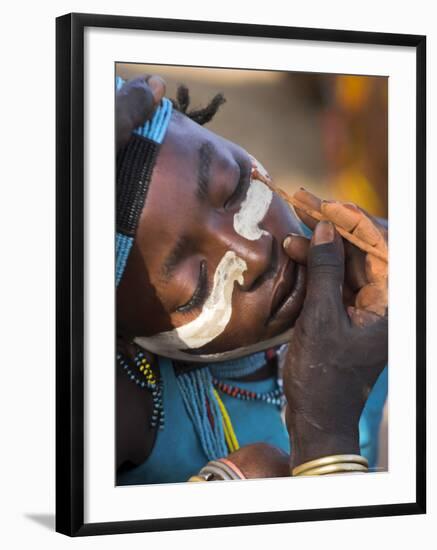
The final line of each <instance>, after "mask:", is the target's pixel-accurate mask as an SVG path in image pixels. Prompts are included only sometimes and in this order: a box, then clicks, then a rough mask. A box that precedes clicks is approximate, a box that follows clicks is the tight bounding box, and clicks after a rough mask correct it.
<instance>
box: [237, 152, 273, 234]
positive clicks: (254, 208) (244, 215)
mask: <svg viewBox="0 0 437 550" xmlns="http://www.w3.org/2000/svg"><path fill="white" fill-rule="evenodd" d="M252 161H253V164H254V169H255V174H256V172H257V171H258V173H259V174H262V176H264V177H268V174H267V172H266V170H265V169H264V167H263V166H262V165H261V164H260V163H259V162H258V161H257V160H256V159H254V158H253V157H252ZM272 198H273V193H272V191H271V189H269V188H268V187H267V185H265V183H263V182H262V181H261V180H259V179H257V178H256V175H255V177H254V178H253V179H252V180H251V183H250V185H249V189H248V191H247V195H246V198H245V199H244V201H243V202H242V203H241V207H240V210H239V211H238V212H237V213H236V214H235V215H234V230H235V232H236V233H238V234H239V235H241V236H242V237H244V238H245V239H248V240H249V241H256V240H257V239H260V238H261V237H262V236H263V235H267V234H268V233H267V231H265V230H264V229H261V228H260V226H259V224H260V223H261V222H262V221H263V219H264V217H265V215H266V214H267V211H268V209H269V207H270V203H271V202H272Z"/></svg>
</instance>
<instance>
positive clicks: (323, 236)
mask: <svg viewBox="0 0 437 550" xmlns="http://www.w3.org/2000/svg"><path fill="white" fill-rule="evenodd" d="M334 235H335V233H334V226H333V225H332V223H331V222H328V221H321V222H319V223H318V224H317V226H316V228H315V230H314V235H313V243H314V244H315V245H319V244H327V243H332V241H333V240H334Z"/></svg>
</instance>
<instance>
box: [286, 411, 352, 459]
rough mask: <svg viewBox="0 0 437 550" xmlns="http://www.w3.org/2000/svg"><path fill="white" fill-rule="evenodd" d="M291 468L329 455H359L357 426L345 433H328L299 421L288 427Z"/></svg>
mask: <svg viewBox="0 0 437 550" xmlns="http://www.w3.org/2000/svg"><path fill="white" fill-rule="evenodd" d="M288 432H289V436H290V444H291V445H290V446H291V461H290V466H291V468H295V467H296V466H298V465H299V464H303V463H305V462H309V461H311V460H315V459H317V458H321V457H324V456H331V455H346V454H352V455H359V454H360V445H359V434H358V425H357V426H356V429H351V430H348V432H347V433H339V432H329V431H326V430H323V429H321V428H319V427H315V426H313V425H311V424H310V423H308V422H307V421H305V420H303V419H300V420H298V421H294V422H292V423H291V424H290V425H289V426H288Z"/></svg>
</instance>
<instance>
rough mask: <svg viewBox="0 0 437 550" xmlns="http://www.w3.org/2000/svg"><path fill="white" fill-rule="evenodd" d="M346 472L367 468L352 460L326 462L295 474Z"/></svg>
mask: <svg viewBox="0 0 437 550" xmlns="http://www.w3.org/2000/svg"><path fill="white" fill-rule="evenodd" d="M346 472H361V473H366V472H367V468H366V467H365V466H363V465H362V464H357V463H354V462H339V463H338V464H327V465H326V466H319V467H318V468H311V470H305V471H304V472H302V473H300V474H297V475H301V476H324V475H327V474H340V473H346Z"/></svg>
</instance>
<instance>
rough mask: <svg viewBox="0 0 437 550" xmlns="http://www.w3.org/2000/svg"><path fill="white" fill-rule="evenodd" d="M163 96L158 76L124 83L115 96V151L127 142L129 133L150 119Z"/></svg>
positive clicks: (161, 83) (163, 91)
mask: <svg viewBox="0 0 437 550" xmlns="http://www.w3.org/2000/svg"><path fill="white" fill-rule="evenodd" d="M164 94H165V82H164V81H163V80H162V78H160V77H159V76H156V75H154V76H151V77H146V78H144V77H139V78H134V79H133V80H129V81H128V82H126V83H125V84H124V85H123V86H122V87H121V89H120V90H119V91H118V92H117V96H116V104H115V105H116V109H115V111H116V137H117V150H119V149H121V147H123V146H124V145H126V143H127V142H128V141H129V138H130V135H131V132H132V131H133V130H134V129H135V128H137V127H138V126H141V125H143V124H144V123H145V122H146V120H148V119H149V118H151V117H152V115H153V112H154V110H155V107H156V106H157V104H158V103H159V102H160V101H161V99H162V97H163V95H164Z"/></svg>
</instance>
